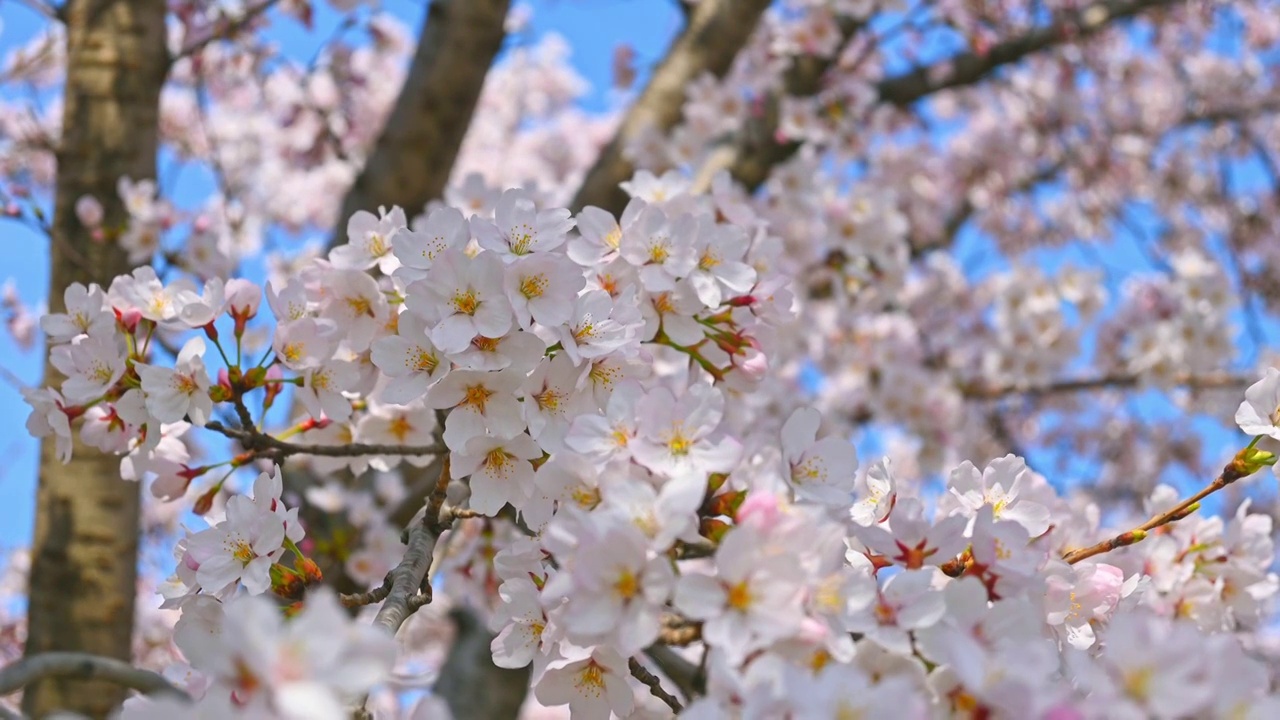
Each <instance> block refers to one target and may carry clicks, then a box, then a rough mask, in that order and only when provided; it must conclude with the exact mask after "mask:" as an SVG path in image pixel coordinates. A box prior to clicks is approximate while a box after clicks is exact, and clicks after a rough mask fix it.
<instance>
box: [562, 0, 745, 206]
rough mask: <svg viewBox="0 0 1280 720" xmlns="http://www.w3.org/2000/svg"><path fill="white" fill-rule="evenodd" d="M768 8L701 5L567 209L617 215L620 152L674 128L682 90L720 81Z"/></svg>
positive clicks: (720, 2)
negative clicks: (707, 77) (704, 79)
mask: <svg viewBox="0 0 1280 720" xmlns="http://www.w3.org/2000/svg"><path fill="white" fill-rule="evenodd" d="M768 6H769V2H768V0H700V2H698V3H697V5H696V6H694V8H693V12H692V14H691V15H690V17H689V22H688V24H686V25H685V28H684V32H682V33H681V34H680V37H678V38H676V41H675V43H673V44H672V46H671V49H670V50H668V51H667V55H666V57H665V58H664V59H663V60H662V64H661V65H659V66H658V69H657V70H655V71H654V73H653V77H652V78H651V79H650V80H649V84H648V85H647V86H646V87H645V89H644V92H643V93H641V95H640V97H639V99H637V100H636V102H635V104H634V105H632V106H631V109H630V110H628V111H627V115H626V117H624V118H623V120H622V125H621V126H620V127H619V128H618V132H617V134H616V135H614V137H613V140H611V141H610V142H609V144H608V145H606V146H605V147H604V149H603V150H602V151H601V152H600V157H599V158H597V159H596V163H595V165H594V166H592V168H591V170H589V171H588V172H587V176H586V178H585V179H584V180H583V181H582V186H581V187H580V188H579V189H578V193H577V195H576V196H574V198H573V202H572V204H571V206H572V208H573V209H574V210H575V211H577V210H581V209H582V208H584V207H586V206H588V205H594V206H596V207H600V208H604V209H605V210H608V211H609V212H611V213H614V214H615V215H616V214H618V213H621V212H622V209H623V207H625V206H626V204H627V194H626V193H625V192H623V190H622V189H621V188H619V187H618V184H619V183H621V182H623V181H625V180H628V179H630V178H631V175H632V173H633V172H634V171H635V168H633V167H632V165H631V163H630V161H628V160H627V159H626V158H624V157H623V156H622V153H623V150H624V149H625V148H626V146H627V145H628V144H629V143H630V142H631V141H632V140H633V139H634V138H636V137H637V136H639V135H640V134H641V133H643V132H646V131H647V130H649V129H656V130H658V131H661V132H664V133H665V132H667V131H670V130H671V129H672V128H673V127H675V125H676V123H678V122H679V121H680V113H681V109H682V108H683V107H684V100H685V88H686V87H688V85H689V83H690V82H692V81H693V80H694V79H696V78H697V77H698V76H700V75H702V74H703V73H711V74H712V75H715V76H716V77H722V76H723V75H724V74H725V73H726V72H727V71H728V70H729V66H730V65H732V64H733V59H734V58H735V57H737V54H738V50H740V49H741V48H742V46H743V45H745V44H746V42H747V39H748V38H749V37H750V36H751V33H752V31H753V30H755V27H756V24H757V23H758V22H759V20H760V16H761V14H763V13H764V10H765V8H767V7H768Z"/></svg>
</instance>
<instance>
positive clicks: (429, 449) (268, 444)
mask: <svg viewBox="0 0 1280 720" xmlns="http://www.w3.org/2000/svg"><path fill="white" fill-rule="evenodd" d="M205 429H207V430H212V431H214V432H216V433H220V434H222V435H225V436H227V437H229V438H232V439H234V440H238V441H239V442H240V444H241V445H243V446H244V448H245V450H248V451H249V452H252V453H254V454H256V455H260V456H263V457H266V456H272V457H275V458H276V459H283V458H286V457H289V456H290V455H317V456H321V457H359V456H361V455H440V454H441V453H444V452H446V450H447V448H445V447H444V446H443V445H375V444H369V443H347V444H345V445H298V444H295V443H291V442H286V441H284V440H279V439H277V438H275V437H272V436H271V435H267V434H265V433H262V432H258V430H257V429H256V428H253V426H252V425H250V426H247V427H246V428H233V427H227V426H226V425H223V424H222V423H220V422H218V421H217V420H210V421H209V422H208V423H206V424H205Z"/></svg>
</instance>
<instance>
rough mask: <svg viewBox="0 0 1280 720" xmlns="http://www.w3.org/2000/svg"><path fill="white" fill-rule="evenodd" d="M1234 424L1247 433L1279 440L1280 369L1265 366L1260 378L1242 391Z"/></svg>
mask: <svg viewBox="0 0 1280 720" xmlns="http://www.w3.org/2000/svg"><path fill="white" fill-rule="evenodd" d="M1236 424H1237V425H1239V426H1240V429H1241V430H1243V431H1244V432H1245V434H1247V435H1266V436H1267V437H1270V438H1275V439H1277V440H1280V370H1277V369H1275V368H1267V372H1266V374H1264V375H1263V376H1262V379H1261V380H1259V381H1258V382H1256V383H1254V384H1252V385H1250V386H1249V389H1248V390H1245V391H1244V402H1242V403H1240V408H1239V409H1237V410H1236Z"/></svg>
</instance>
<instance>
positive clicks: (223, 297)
mask: <svg viewBox="0 0 1280 720" xmlns="http://www.w3.org/2000/svg"><path fill="white" fill-rule="evenodd" d="M178 305H179V307H178V319H179V320H181V321H182V323H183V324H184V325H186V326H187V327H190V328H200V327H204V326H205V325H208V324H210V323H212V322H213V321H214V320H217V319H218V316H220V315H222V313H223V312H224V311H225V310H226V309H227V292H226V284H225V283H223V281H222V279H221V278H216V277H215V278H210V279H209V280H207V281H205V284H204V292H202V293H195V292H190V291H187V292H182V293H179V294H178Z"/></svg>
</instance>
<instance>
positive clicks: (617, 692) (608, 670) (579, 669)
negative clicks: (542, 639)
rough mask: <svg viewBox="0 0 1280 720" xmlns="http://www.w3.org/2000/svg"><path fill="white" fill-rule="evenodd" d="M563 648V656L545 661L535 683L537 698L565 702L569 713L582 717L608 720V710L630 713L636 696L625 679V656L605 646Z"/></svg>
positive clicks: (534, 689)
mask: <svg viewBox="0 0 1280 720" xmlns="http://www.w3.org/2000/svg"><path fill="white" fill-rule="evenodd" d="M562 647H563V646H562ZM565 650H568V651H567V652H564V651H563V650H562V652H564V655H563V657H561V658H559V659H557V660H553V661H552V662H550V663H549V664H548V665H547V668H546V672H544V673H543V674H542V678H541V679H540V680H538V682H537V683H536V684H535V685H534V688H533V694H534V697H536V698H537V699H538V702H540V703H542V704H543V705H551V706H554V705H568V706H569V713H570V714H571V715H572V716H573V717H575V718H581V719H582V720H609V718H610V717H611V715H610V713H613V714H614V715H617V716H619V717H627V716H628V715H630V714H631V712H632V710H633V709H634V708H635V696H634V694H633V693H632V691H631V685H630V683H629V682H628V681H627V678H629V677H631V673H630V672H629V671H628V670H627V660H626V658H624V657H622V656H621V655H620V654H618V652H617V651H616V650H613V649H612V648H609V647H605V646H601V647H597V648H594V649H587V648H565Z"/></svg>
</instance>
